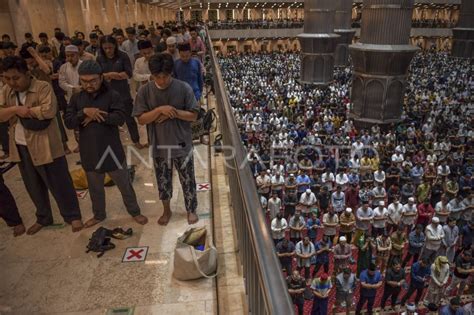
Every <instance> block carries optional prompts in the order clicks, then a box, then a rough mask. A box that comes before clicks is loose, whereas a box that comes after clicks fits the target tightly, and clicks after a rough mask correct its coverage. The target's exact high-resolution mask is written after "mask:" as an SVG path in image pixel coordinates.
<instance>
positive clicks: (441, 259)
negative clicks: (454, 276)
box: [424, 256, 449, 306]
mask: <svg viewBox="0 0 474 315" xmlns="http://www.w3.org/2000/svg"><path fill="white" fill-rule="evenodd" d="M448 279H449V260H448V258H447V257H446V256H438V257H437V258H436V259H435V261H434V263H433V264H432V265H431V281H430V284H429V286H428V294H427V295H426V298H425V301H424V302H425V303H424V304H425V305H428V304H431V303H432V304H435V305H438V306H439V305H440V303H441V298H442V297H443V295H444V287H445V285H446V284H447V283H448Z"/></svg>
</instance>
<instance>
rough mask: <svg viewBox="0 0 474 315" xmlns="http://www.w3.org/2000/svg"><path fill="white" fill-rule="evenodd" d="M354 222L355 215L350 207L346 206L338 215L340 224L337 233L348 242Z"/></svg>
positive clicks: (349, 241) (352, 231)
mask: <svg viewBox="0 0 474 315" xmlns="http://www.w3.org/2000/svg"><path fill="white" fill-rule="evenodd" d="M355 222H356V220H355V216H354V214H353V213H352V209H351V208H346V210H345V211H344V212H343V213H341V215H340V216H339V224H340V225H341V228H340V229H339V234H340V235H342V236H344V237H345V238H346V240H347V242H348V243H351V242H352V234H353V233H354V228H355Z"/></svg>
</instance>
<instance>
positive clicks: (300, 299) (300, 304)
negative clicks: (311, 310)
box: [293, 295, 304, 315]
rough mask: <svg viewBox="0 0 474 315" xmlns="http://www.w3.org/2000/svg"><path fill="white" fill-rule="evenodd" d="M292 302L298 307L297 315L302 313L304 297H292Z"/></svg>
mask: <svg viewBox="0 0 474 315" xmlns="http://www.w3.org/2000/svg"><path fill="white" fill-rule="evenodd" d="M293 304H295V305H296V307H298V315H303V311H304V298H303V296H301V295H300V296H298V297H294V298H293Z"/></svg>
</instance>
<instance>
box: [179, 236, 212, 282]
mask: <svg viewBox="0 0 474 315" xmlns="http://www.w3.org/2000/svg"><path fill="white" fill-rule="evenodd" d="M201 249H202V250H201ZM173 276H174V277H175V278H176V279H178V280H194V279H199V278H214V277H215V276H217V249H216V248H215V247H214V246H212V245H211V244H210V242H209V237H208V235H207V230H206V227H198V228H189V229H188V230H187V231H186V232H184V234H183V235H182V236H180V237H179V238H178V240H177V242H176V249H175V250H174V271H173Z"/></svg>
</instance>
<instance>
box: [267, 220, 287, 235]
mask: <svg viewBox="0 0 474 315" xmlns="http://www.w3.org/2000/svg"><path fill="white" fill-rule="evenodd" d="M287 228H288V222H286V219H285V218H282V219H281V220H278V218H274V219H273V220H272V225H271V229H272V237H273V239H275V240H280V239H282V238H284V237H285V230H286V229H287Z"/></svg>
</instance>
